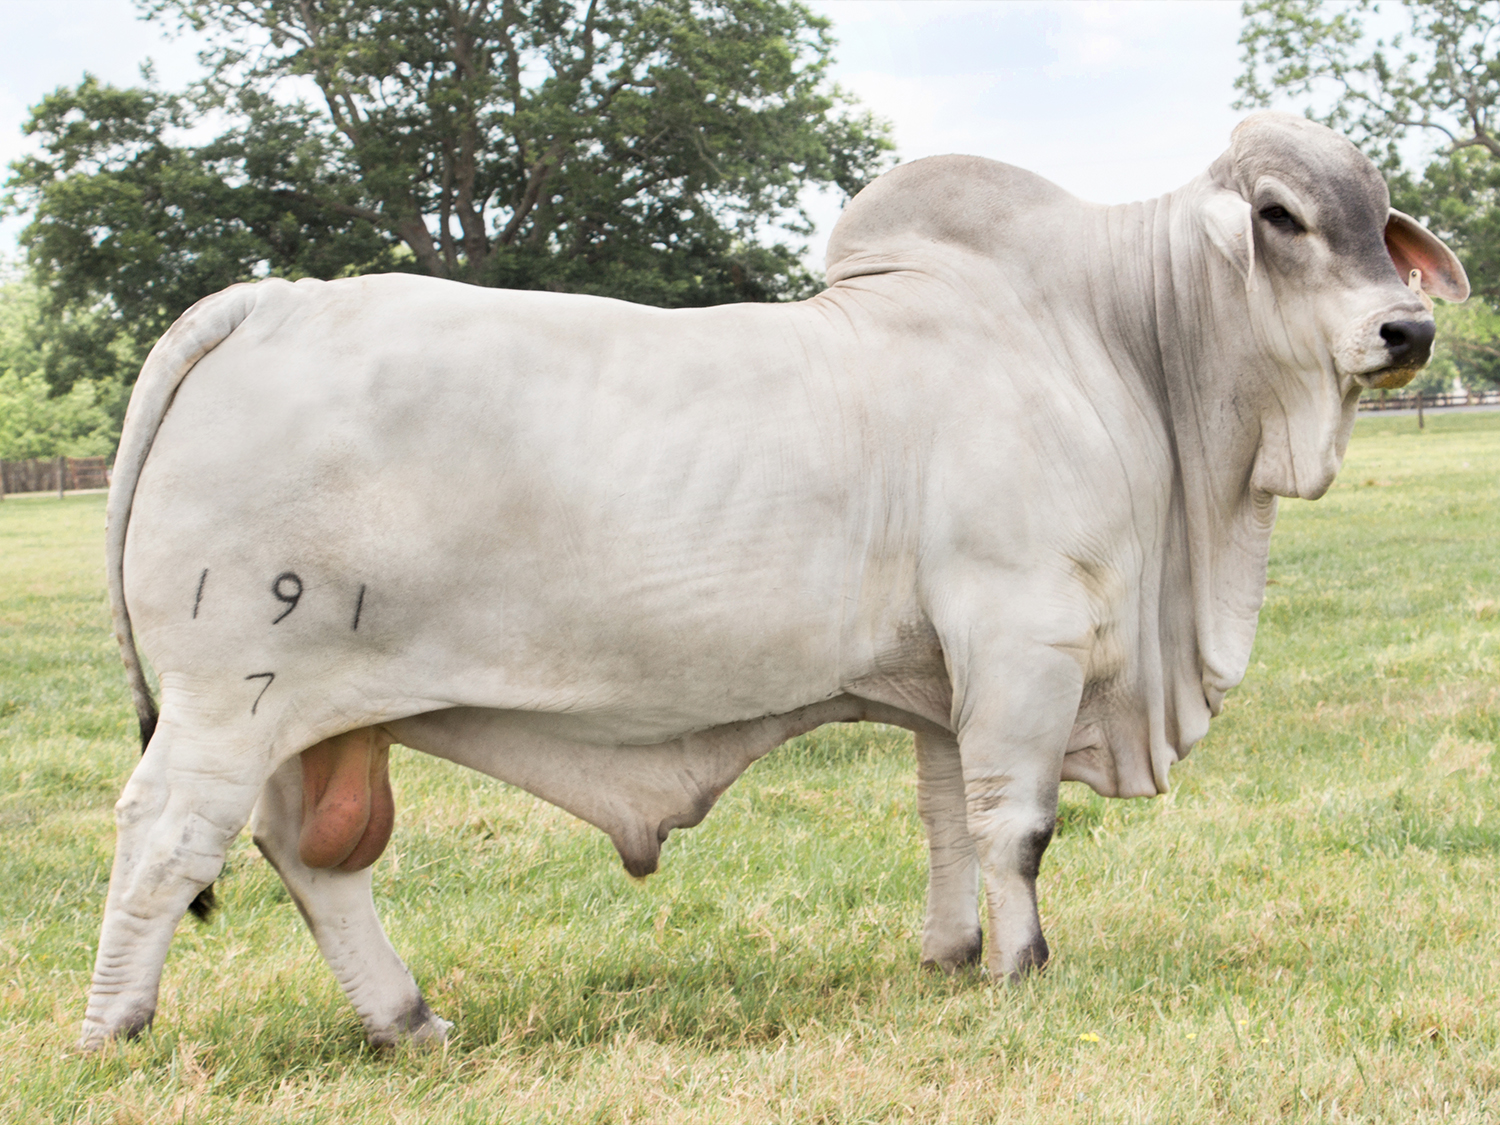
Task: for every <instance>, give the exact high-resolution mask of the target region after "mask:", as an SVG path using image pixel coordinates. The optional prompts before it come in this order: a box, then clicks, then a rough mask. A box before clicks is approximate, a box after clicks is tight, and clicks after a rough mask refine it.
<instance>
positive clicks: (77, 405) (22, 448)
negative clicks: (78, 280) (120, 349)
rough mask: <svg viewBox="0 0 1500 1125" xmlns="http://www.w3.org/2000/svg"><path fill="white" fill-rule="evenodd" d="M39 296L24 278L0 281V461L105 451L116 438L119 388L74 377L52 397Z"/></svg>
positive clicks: (120, 402) (120, 404)
mask: <svg viewBox="0 0 1500 1125" xmlns="http://www.w3.org/2000/svg"><path fill="white" fill-rule="evenodd" d="M41 312H42V295H41V293H39V292H38V291H37V289H36V287H35V286H33V285H31V284H28V283H27V282H25V281H18V280H12V281H8V282H5V283H4V284H0V460H5V461H19V460H25V459H27V458H31V457H57V456H60V455H66V456H68V457H90V456H98V455H101V454H108V453H110V452H112V451H113V450H114V447H115V443H116V442H117V441H118V439H119V433H120V418H121V416H122V415H123V414H124V409H125V402H124V397H125V396H124V389H123V387H122V386H121V385H120V384H119V383H118V382H116V381H114V380H100V381H94V380H90V379H78V380H76V381H75V382H74V383H73V385H72V387H71V388H70V389H69V390H68V392H67V393H66V394H63V395H58V396H53V395H51V394H50V393H49V390H50V388H49V386H48V383H47V380H46V378H45V375H44V372H45V370H46V367H47V362H48V359H49V357H50V353H51V352H52V351H53V347H52V345H51V343H50V342H49V341H47V340H45V339H44V336H43V332H42V330H41V329H42V325H43V323H44V321H43V318H42V315H41Z"/></svg>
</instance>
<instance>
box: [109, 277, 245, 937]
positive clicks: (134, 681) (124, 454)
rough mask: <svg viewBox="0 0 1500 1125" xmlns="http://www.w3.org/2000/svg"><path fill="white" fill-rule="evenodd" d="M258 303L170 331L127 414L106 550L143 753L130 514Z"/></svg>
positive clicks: (195, 908) (145, 739) (229, 301)
mask: <svg viewBox="0 0 1500 1125" xmlns="http://www.w3.org/2000/svg"><path fill="white" fill-rule="evenodd" d="M258 296H259V292H258V287H257V286H254V285H235V286H232V287H231V288H229V289H226V290H224V291H223V292H222V293H216V294H214V295H213V296H212V297H205V298H204V299H203V300H201V301H199V302H198V303H197V304H196V305H194V306H193V307H192V308H190V309H188V311H187V312H185V313H183V314H182V316H180V317H178V318H177V322H176V323H175V324H173V325H172V327H171V328H169V329H168V330H167V333H166V335H164V336H163V337H162V338H161V339H160V340H158V341H157V342H156V346H155V347H154V348H152V349H151V354H150V355H148V356H147V357H146V363H145V365H144V366H143V367H142V368H141V374H140V378H139V379H137V380H136V384H135V390H134V391H132V392H131V395H130V406H129V409H127V410H126V411H125V426H124V430H123V432H122V433H121V435H120V448H119V451H118V452H117V453H116V454H115V468H114V475H113V477H112V479H111V481H110V488H109V505H108V508H107V509H106V516H105V551H106V559H107V567H108V572H109V605H110V614H111V617H112V618H113V622H114V629H115V640H116V641H118V642H119V644H120V655H121V657H122V658H123V659H124V661H125V672H126V675H127V677H128V678H129V681H130V694H131V696H132V697H133V698H134V700H135V713H136V716H137V717H138V718H139V720H140V724H141V752H142V753H144V752H145V749H146V746H147V745H148V744H149V743H150V741H151V735H152V733H153V732H154V731H155V730H156V719H157V712H156V701H155V700H154V699H152V698H151V688H150V686H149V685H148V684H147V683H146V672H145V669H144V668H143V667H142V665H141V658H140V654H139V653H138V652H137V651H136V647H135V634H134V633H133V632H132V630H131V627H130V610H129V609H128V607H127V606H126V605H125V577H124V564H125V531H126V528H127V526H128V525H129V523H130V507H131V503H132V501H133V500H134V499H135V486H136V482H137V481H139V480H140V476H141V468H142V467H143V466H144V465H145V463H146V456H147V454H149V453H150V452H151V443H152V442H153V441H154V440H155V439H156V432H157V430H158V429H160V428H161V422H162V418H164V417H165V416H166V413H167V408H168V407H169V406H171V405H172V398H173V396H174V395H176V393H177V388H178V386H179V385H181V383H182V380H183V378H184V377H185V376H186V375H187V373H188V372H189V371H191V370H192V368H193V365H194V364H195V363H197V362H198V361H199V360H200V359H202V358H203V357H204V356H205V355H206V354H208V353H209V352H210V351H212V350H213V349H214V348H216V347H217V346H218V345H219V344H220V343H222V342H223V341H224V339H225V338H226V337H228V335H229V334H230V333H231V332H233V331H234V330H235V329H236V328H238V327H239V326H240V324H242V323H243V322H244V320H245V319H246V318H247V317H248V316H249V315H250V312H251V310H252V309H254V308H255V302H256V299H257V297H258ZM213 906H214V893H213V887H212V886H208V887H205V888H204V889H203V891H201V892H200V893H199V895H198V897H197V898H195V899H194V900H193V904H192V906H191V907H189V909H190V910H192V912H193V913H194V914H195V915H196V916H197V917H198V918H200V919H202V918H207V917H208V915H209V912H210V911H211V910H212V909H213Z"/></svg>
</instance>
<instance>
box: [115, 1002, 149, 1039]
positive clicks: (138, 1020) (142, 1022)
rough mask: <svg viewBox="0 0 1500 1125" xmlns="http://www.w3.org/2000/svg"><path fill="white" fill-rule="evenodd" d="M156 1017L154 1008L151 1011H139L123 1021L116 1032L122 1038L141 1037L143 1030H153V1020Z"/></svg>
mask: <svg viewBox="0 0 1500 1125" xmlns="http://www.w3.org/2000/svg"><path fill="white" fill-rule="evenodd" d="M155 1018H156V1012H155V1010H154V1009H153V1010H152V1011H149V1012H137V1013H136V1014H135V1015H133V1016H131V1017H130V1018H129V1019H128V1020H126V1021H125V1022H124V1023H122V1024H121V1025H120V1029H119V1031H117V1032H115V1034H116V1035H117V1036H118V1037H119V1038H121V1039H139V1038H140V1036H141V1033H142V1032H144V1031H150V1030H151V1021H152V1020H154V1019H155Z"/></svg>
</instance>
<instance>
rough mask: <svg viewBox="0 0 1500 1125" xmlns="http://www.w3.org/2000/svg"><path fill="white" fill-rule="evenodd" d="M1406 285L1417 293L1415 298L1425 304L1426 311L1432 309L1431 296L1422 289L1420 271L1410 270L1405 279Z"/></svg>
mask: <svg viewBox="0 0 1500 1125" xmlns="http://www.w3.org/2000/svg"><path fill="white" fill-rule="evenodd" d="M1406 287H1407V288H1408V289H1410V290H1411V291H1412V292H1413V293H1415V294H1416V295H1417V299H1418V300H1419V301H1421V302H1422V304H1423V305H1424V306H1426V308H1427V311H1428V312H1431V311H1432V298H1431V297H1429V296H1428V295H1427V294H1426V293H1424V292H1423V291H1422V271H1421V270H1412V271H1411V274H1410V276H1409V277H1407V279H1406Z"/></svg>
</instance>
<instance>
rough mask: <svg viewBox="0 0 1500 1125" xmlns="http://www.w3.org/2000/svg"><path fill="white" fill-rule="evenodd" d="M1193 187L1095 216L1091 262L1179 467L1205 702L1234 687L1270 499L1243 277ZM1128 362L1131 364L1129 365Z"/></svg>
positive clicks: (1248, 635)
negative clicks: (1261, 472)
mask: <svg viewBox="0 0 1500 1125" xmlns="http://www.w3.org/2000/svg"><path fill="white" fill-rule="evenodd" d="M1205 187H1206V183H1205V182H1202V181H1194V182H1193V183H1191V184H1189V185H1187V187H1185V188H1183V189H1182V190H1181V191H1178V192H1174V193H1172V194H1170V195H1164V196H1161V197H1160V198H1158V199H1153V200H1148V201H1146V202H1144V203H1132V204H1124V205H1121V206H1118V207H1109V208H1102V209H1100V210H1099V211H1098V212H1096V219H1095V232H1094V233H1095V237H1094V239H1092V240H1091V241H1092V242H1093V244H1094V249H1093V251H1092V254H1093V256H1094V260H1095V268H1094V270H1093V271H1092V273H1093V274H1094V276H1095V277H1097V278H1098V279H1099V280H1098V281H1097V282H1095V283H1094V287H1095V291H1096V294H1100V295H1097V296H1096V297H1095V304H1096V306H1097V307H1099V309H1100V313H1101V322H1102V323H1101V328H1102V329H1103V331H1104V332H1105V333H1106V334H1107V335H1111V336H1113V337H1114V338H1116V339H1117V340H1119V341H1120V342H1121V345H1120V346H1121V348H1122V351H1123V355H1124V356H1125V357H1128V362H1127V363H1122V364H1121V365H1120V366H1121V368H1122V370H1121V374H1122V375H1123V376H1124V377H1126V378H1129V379H1134V380H1136V381H1138V384H1139V386H1140V387H1141V389H1142V391H1143V392H1144V393H1145V395H1146V396H1147V397H1148V398H1149V400H1150V401H1151V402H1153V403H1154V404H1155V406H1156V408H1157V410H1159V412H1160V417H1161V420H1162V424H1163V427H1164V430H1165V432H1166V434H1167V435H1168V440H1169V444H1170V447H1171V448H1172V451H1173V455H1174V457H1175V460H1176V470H1177V471H1176V480H1175V482H1174V500H1173V509H1174V511H1173V519H1174V520H1180V528H1177V529H1173V530H1172V531H1171V532H1170V533H1171V534H1172V535H1173V537H1174V538H1175V537H1176V536H1178V535H1180V536H1181V537H1182V540H1183V542H1184V544H1185V546H1186V549H1187V555H1188V560H1189V567H1190V570H1191V588H1192V589H1191V600H1192V609H1193V618H1194V622H1193V630H1194V632H1195V633H1196V636H1197V642H1198V649H1199V658H1200V661H1201V663H1202V670H1203V679H1204V685H1205V691H1206V694H1208V696H1209V698H1210V703H1211V704H1212V705H1213V706H1214V707H1215V709H1216V708H1217V703H1218V699H1217V697H1216V695H1217V693H1221V692H1222V691H1224V690H1227V689H1228V688H1229V687H1232V686H1233V685H1234V684H1236V683H1238V682H1239V679H1240V677H1241V676H1242V675H1243V674H1244V669H1245V665H1246V662H1247V661H1248V659H1249V654H1250V645H1251V643H1252V641H1253V639H1254V635H1255V624H1256V618H1257V615H1258V613H1259V610H1260V605H1261V601H1262V599H1263V597H1264V592H1265V573H1266V560H1267V557H1268V554H1269V542H1270V531H1271V525H1272V523H1273V521H1274V519H1275V511H1276V508H1275V498H1274V497H1272V496H1269V495H1267V494H1265V493H1263V492H1260V491H1258V490H1257V489H1255V488H1254V487H1253V486H1252V484H1251V477H1252V474H1253V472H1254V469H1255V460H1256V456H1257V453H1258V451H1259V448H1260V442H1261V421H1260V419H1261V411H1260V409H1259V406H1260V404H1259V403H1258V402H1257V401H1256V398H1257V395H1259V394H1261V393H1268V387H1269V384H1268V382H1267V381H1266V380H1265V379H1264V378H1261V377H1258V375H1260V373H1259V372H1257V370H1256V368H1257V366H1258V364H1257V363H1256V361H1255V356H1254V355H1253V354H1247V353H1246V350H1245V344H1244V342H1243V341H1244V340H1245V339H1246V333H1245V331H1244V326H1245V325H1246V324H1248V320H1249V316H1250V312H1249V306H1248V299H1247V297H1246V293H1245V286H1244V282H1243V280H1242V279H1241V278H1240V277H1239V275H1238V274H1237V273H1236V272H1235V271H1234V269H1233V267H1232V266H1231V265H1230V264H1229V263H1228V262H1227V261H1226V260H1225V259H1224V258H1223V257H1222V256H1220V255H1219V254H1218V252H1217V251H1216V250H1215V249H1214V248H1213V247H1212V245H1211V244H1210V243H1209V241H1208V239H1207V237H1206V235H1205V234H1204V232H1203V230H1202V227H1201V225H1200V223H1199V221H1198V219H1197V216H1196V207H1195V204H1196V201H1197V198H1198V195H1199V193H1200V192H1201V191H1203V190H1204V189H1205ZM1127 368H1128V369H1127Z"/></svg>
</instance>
